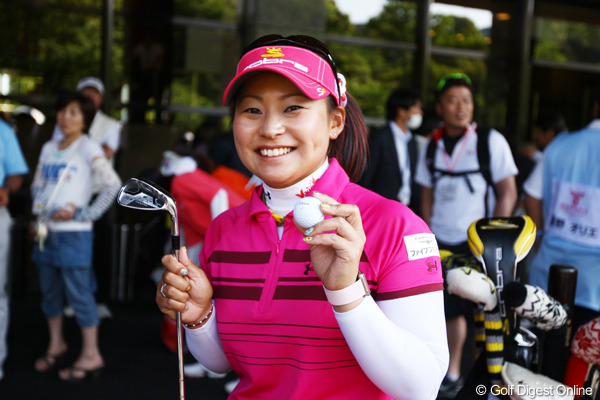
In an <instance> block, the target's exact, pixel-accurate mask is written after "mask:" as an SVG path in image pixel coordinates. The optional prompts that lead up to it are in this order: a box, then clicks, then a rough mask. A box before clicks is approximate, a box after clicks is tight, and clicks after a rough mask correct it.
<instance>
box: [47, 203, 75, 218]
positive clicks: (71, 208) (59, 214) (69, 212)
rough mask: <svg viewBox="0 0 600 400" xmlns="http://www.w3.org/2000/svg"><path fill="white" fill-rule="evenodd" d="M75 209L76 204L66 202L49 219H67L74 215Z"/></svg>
mask: <svg viewBox="0 0 600 400" xmlns="http://www.w3.org/2000/svg"><path fill="white" fill-rule="evenodd" d="M75 211H77V206H76V205H75V204H73V203H68V204H67V205H66V206H65V208H61V209H60V210H58V211H56V212H54V214H52V217H51V218H50V219H52V220H54V221H69V220H71V219H73V217H74V216H75Z"/></svg>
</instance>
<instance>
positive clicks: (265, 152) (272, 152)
mask: <svg viewBox="0 0 600 400" xmlns="http://www.w3.org/2000/svg"><path fill="white" fill-rule="evenodd" d="M290 151H292V148H291V147H282V148H280V149H260V155H261V156H263V157H277V156H282V155H284V154H287V153H289V152H290Z"/></svg>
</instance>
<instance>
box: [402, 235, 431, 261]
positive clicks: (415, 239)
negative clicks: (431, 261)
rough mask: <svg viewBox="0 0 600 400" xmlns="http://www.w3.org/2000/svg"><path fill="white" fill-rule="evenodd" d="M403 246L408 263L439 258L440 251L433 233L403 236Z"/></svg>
mask: <svg viewBox="0 0 600 400" xmlns="http://www.w3.org/2000/svg"><path fill="white" fill-rule="evenodd" d="M404 245H405V246H406V252H407V253H408V260H409V261H413V260H418V259H420V258H427V257H433V256H438V257H439V256H440V251H439V249H438V245H437V242H436V240H435V235H434V234H433V233H417V234H414V235H408V236H404Z"/></svg>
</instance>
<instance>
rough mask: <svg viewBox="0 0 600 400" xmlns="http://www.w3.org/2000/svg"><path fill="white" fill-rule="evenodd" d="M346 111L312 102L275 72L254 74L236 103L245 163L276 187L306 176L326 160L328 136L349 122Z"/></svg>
mask: <svg viewBox="0 0 600 400" xmlns="http://www.w3.org/2000/svg"><path fill="white" fill-rule="evenodd" d="M343 114H344V113H343V111H342V110H340V109H339V108H338V109H335V110H334V111H333V112H330V110H329V108H328V100H327V99H320V100H311V99H310V98H308V97H307V96H306V95H304V93H302V91H301V90H300V89H298V87H296V86H295V85H294V84H293V83H292V82H291V81H290V80H288V79H287V78H285V77H283V76H282V75H279V74H277V73H274V72H261V73H258V74H256V75H254V76H252V77H250V78H249V79H248V80H247V81H246V82H245V83H244V85H243V86H242V88H241V89H240V91H239V93H238V95H237V98H236V101H235V115H234V120H233V132H234V137H235V145H236V148H237V151H238V153H239V155H240V158H241V160H242V162H243V163H244V165H245V166H246V167H247V168H248V169H249V170H250V171H251V172H252V173H253V174H255V175H256V176H258V177H259V178H260V179H261V180H262V181H263V182H265V183H266V184H267V185H269V186H270V187H273V188H283V187H288V186H291V185H293V184H295V183H297V182H299V181H300V180H302V179H304V178H305V177H307V176H308V175H310V174H311V173H312V172H314V171H315V170H316V169H317V168H319V167H320V166H321V165H322V164H323V162H325V159H326V158H327V149H328V147H329V140H330V139H331V138H333V136H337V134H338V133H339V132H341V130H342V128H343V126H344V122H343V121H344V115H343Z"/></svg>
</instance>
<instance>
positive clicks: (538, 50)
mask: <svg viewBox="0 0 600 400" xmlns="http://www.w3.org/2000/svg"><path fill="white" fill-rule="evenodd" d="M536 32H537V37H536V46H535V48H534V57H535V58H537V59H543V60H550V61H578V62H591V63H596V64H598V60H600V27H598V25H591V24H583V23H575V22H570V21H560V20H552V19H544V18H538V20H537V29H536Z"/></svg>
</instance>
